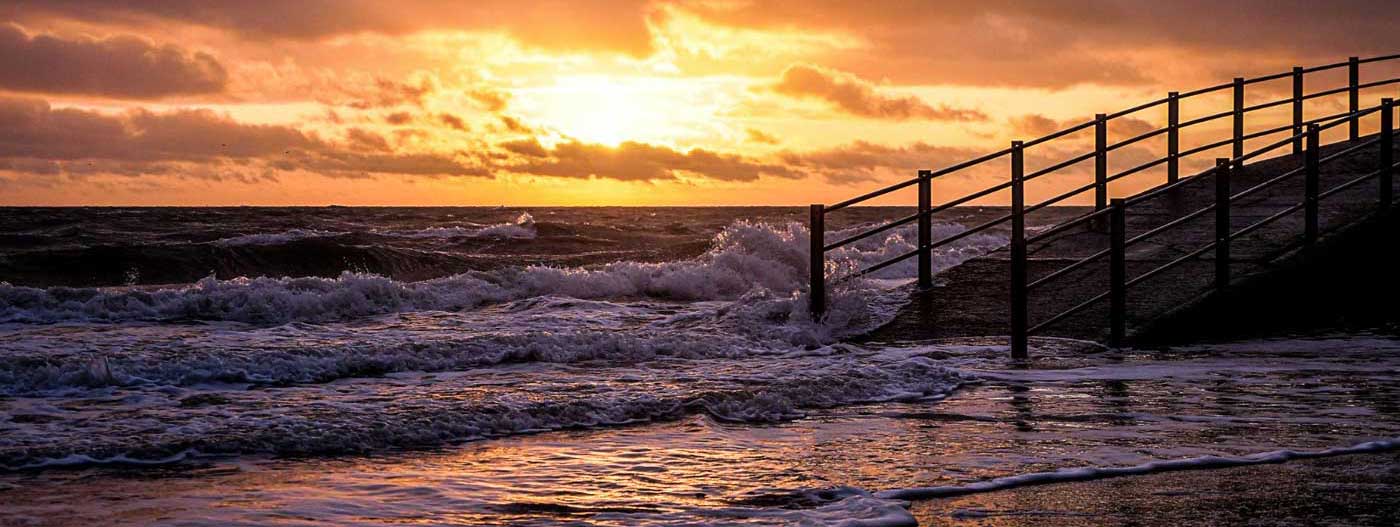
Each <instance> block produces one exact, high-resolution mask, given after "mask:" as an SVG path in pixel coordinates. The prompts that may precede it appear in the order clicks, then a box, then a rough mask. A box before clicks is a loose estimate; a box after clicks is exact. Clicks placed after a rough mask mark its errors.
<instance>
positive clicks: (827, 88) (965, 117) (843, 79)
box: [773, 64, 987, 121]
mask: <svg viewBox="0 0 1400 527" xmlns="http://www.w3.org/2000/svg"><path fill="white" fill-rule="evenodd" d="M773 90H774V91H776V92H778V93H781V94H784V95H790V96H795V97H813V98H817V99H821V100H824V101H826V102H828V103H831V104H832V105H834V106H836V107H837V108H840V109H841V110H843V111H845V112H847V113H850V114H852V115H858V116H861V117H870V118H875V119H893V120H906V119H928V120H933V121H981V120H985V119H986V118H987V116H986V114H983V113H982V112H979V111H976V110H967V109H961V108H949V107H947V106H942V105H940V106H938V107H933V106H930V105H929V104H928V103H925V102H923V101H921V100H919V98H917V97H897V96H888V95H882V94H880V93H879V92H878V91H876V90H875V87H874V86H873V85H871V84H870V83H869V82H866V81H864V80H862V79H860V78H857V77H855V76H853V75H849V74H845V73H842V72H837V71H831V70H827V69H824V68H820V67H817V66H810V65H806V64H797V65H793V66H791V67H789V68H788V69H786V70H784V71H783V74H782V76H781V77H780V78H779V80H778V82H777V83H776V84H774V85H773Z"/></svg>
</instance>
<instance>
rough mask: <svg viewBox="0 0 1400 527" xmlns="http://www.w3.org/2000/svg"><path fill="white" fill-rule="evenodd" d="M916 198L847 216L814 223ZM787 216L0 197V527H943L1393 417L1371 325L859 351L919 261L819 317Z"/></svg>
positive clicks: (1320, 450) (868, 279) (1386, 426)
mask: <svg viewBox="0 0 1400 527" xmlns="http://www.w3.org/2000/svg"><path fill="white" fill-rule="evenodd" d="M911 212H912V211H911V210H910V209H907V208H893V207H891V208H878V207H870V208H863V207H862V208H852V209H847V210H843V211H840V212H837V213H833V214H832V215H831V217H830V218H829V219H828V223H827V225H828V232H827V233H826V236H827V238H826V240H827V241H828V242H829V241H833V240H837V239H841V238H844V237H847V236H850V235H853V234H855V233H857V232H861V231H862V230H865V229H869V228H870V227H873V226H877V225H880V224H883V223H885V222H888V221H891V220H894V219H897V218H901V217H904V216H907V215H908V214H910V213H911ZM1075 212H1076V211H1074V210H1069V209H1066V210H1065V211H1059V212H1056V211H1053V210H1052V211H1051V214H1049V215H1048V216H1046V217H1044V218H1042V219H1039V220H1038V221H1039V222H1040V223H1038V224H1035V225H1033V226H1032V228H1039V227H1043V226H1044V225H1049V224H1053V222H1054V221H1057V219H1060V218H1063V217H1068V216H1069V215H1071V214H1073V213H1075ZM1002 213H1004V210H1003V209H997V208H978V207H961V208H956V209H953V210H952V211H950V212H949V213H948V214H945V215H943V216H940V217H939V218H938V219H937V221H935V222H934V225H933V229H934V236H935V238H938V237H942V236H947V235H950V234H955V233H958V232H962V231H964V230H966V229H968V228H969V227H971V226H975V225H978V224H980V223H982V222H985V221H988V220H990V219H993V218H996V217H998V216H999V215H1000V214H1002ZM806 215H807V210H806V209H801V208H783V207H712V208H633V207H606V208H588V207H577V208H573V207H566V208H509V207H498V208H359V207H314V208H311V207H308V208H254V207H239V208H3V209H0V525H7V526H8V525H317V524H334V525H404V524H410V525H417V524H423V525H792V524H797V525H913V524H916V523H923V524H929V523H939V522H941V521H942V520H943V519H945V518H936V517H935V518H927V517H925V518H919V517H916V515H917V513H918V507H916V506H915V507H912V508H911V503H912V502H916V501H917V500H919V499H929V498H933V497H937V496H941V495H945V494H958V493H967V492H984V491H994V490H996V489H998V488H1005V487H1007V486H1015V485H1020V484H1027V483H1037V482H1044V481H1045V480H1054V479H1055V478H1059V477H1063V478H1065V479H1084V478H1086V477H1097V475H1099V474H1102V475H1103V476H1104V477H1109V476H1114V475H1118V472H1114V471H1119V472H1122V471H1127V472H1128V473H1133V471H1138V472H1142V471H1151V470H1154V468H1153V467H1158V466H1159V465H1153V464H1154V463H1157V464H1160V463H1163V462H1169V463H1178V464H1185V465H1188V466H1189V465H1191V464H1193V463H1200V464H1203V465H1211V466H1216V465H1220V464H1225V465H1230V464H1251V463H1255V462H1273V461H1277V459H1275V458H1278V457H1280V456H1282V457H1284V458H1289V457H1299V456H1303V457H1306V456H1314V455H1331V454H1329V452H1330V453H1339V452H1340V453H1346V452H1352V451H1363V452H1368V451H1375V450H1386V449H1391V448H1394V447H1395V446H1396V443H1395V438H1397V437H1400V404H1397V403H1396V402H1397V401H1400V376H1397V375H1396V373H1397V371H1398V370H1397V369H1400V342H1397V341H1396V340H1395V339H1394V338H1392V337H1391V336H1389V335H1387V334H1378V333H1370V332H1364V331H1363V332H1357V331H1348V332H1346V333H1344V334H1335V333H1334V334H1310V335H1290V336H1283V337H1278V338H1262V339H1261V338H1256V339H1251V340H1243V341H1236V342H1220V343H1211V344H1201V345H1193V346H1183V347H1178V348H1172V349H1170V350H1166V351H1163V350H1107V349H1102V348H1096V347H1086V346H1083V345H1079V344H1082V343H1063V345H1057V344H1055V343H1054V342H1049V343H1047V342H1044V341H1042V342H1039V343H1038V344H1037V346H1038V347H1037V349H1036V350H1034V353H1036V354H1037V356H1038V357H1045V358H1047V359H1048V360H1049V361H1050V362H1051V363H1054V364H1056V365H1057V366H1055V367H1052V368H1047V369H1037V370H1024V369H1015V368H1012V367H1009V366H1008V365H1007V364H1006V361H1005V360H1004V357H1005V355H1006V347H1005V345H1004V343H1003V342H1001V339H995V338H988V339H982V340H976V339H974V340H969V341H961V342H913V341H911V342H902V343H884V344H880V345H874V344H857V343H852V340H851V338H852V337H855V336H858V335H860V334H862V333H865V332H868V331H870V330H872V329H874V328H877V327H879V326H880V325H882V324H884V323H886V322H888V321H889V320H890V319H891V318H892V317H894V316H895V313H896V312H897V311H898V309H899V307H900V306H901V305H902V304H903V303H904V302H905V301H906V300H907V298H908V295H909V292H910V288H911V285H912V284H911V282H912V280H913V278H914V277H915V276H916V274H917V269H916V267H915V265H916V264H915V261H914V260H913V259H909V260H905V261H903V262H901V263H899V264H896V265H893V266H889V267H887V268H885V269H883V270H881V271H879V272H877V273H873V274H871V275H868V276H865V277H861V278H859V279H855V280H847V281H842V282H840V284H839V285H836V286H834V287H833V289H832V290H831V292H830V308H829V310H828V312H827V314H826V315H825V316H824V317H822V318H820V319H813V318H812V316H811V315H809V313H808V298H807V296H806V293H805V290H806V287H805V286H806V283H807V280H808V276H809V269H808V254H807V248H808V246H809V240H810V238H809V233H808V231H807V227H806V221H805V220H806ZM1057 215H1058V216H1057ZM916 238H917V235H916V232H915V231H914V227H913V226H904V227H900V228H895V229H890V230H888V231H885V232H884V233H881V234H880V235H878V236H873V237H870V238H866V239H863V240H860V241H857V242H855V243H851V244H849V245H845V246H843V247H841V248H839V249H837V250H834V251H832V252H831V253H830V254H829V255H828V262H827V268H826V269H825V272H826V273H827V274H828V275H829V276H831V277H833V278H838V277H841V276H844V275H846V274H849V273H851V272H852V271H853V270H855V269H860V268H864V267H866V266H869V265H871V264H874V263H878V262H881V261H884V260H887V259H889V258H892V257H895V256H898V255H901V254H904V253H907V252H909V251H911V250H913V248H914V247H915V245H914V244H915V241H916ZM1006 240H1007V233H1006V232H1005V230H1004V229H991V230H988V231H986V232H984V233H980V234H977V235H973V236H968V237H965V238H963V239H961V240H960V241H959V242H957V243H953V244H949V245H947V246H943V247H939V248H938V249H936V251H935V253H934V255H933V265H934V268H935V271H941V270H944V269H947V268H949V267H952V266H955V265H957V264H959V263H960V262H962V261H965V260H966V259H968V258H973V257H976V256H979V255H982V254H985V253H987V252H989V251H993V250H996V249H998V248H1001V247H1002V246H1003V245H1005V243H1006ZM1085 349H1089V350H1090V351H1084V350H1085ZM1269 456H1273V457H1269ZM1222 460H1223V461H1222ZM1271 460H1272V461H1271ZM1144 467H1146V468H1144ZM1178 468H1179V467H1178ZM1085 471H1088V472H1085ZM973 512H974V513H975V512H976V511H973ZM984 512H985V511H984ZM1021 512H1023V513H1028V514H1036V513H1046V514H1049V513H1051V512H1053V511H1050V512H1045V511H1037V510H1031V511H1021Z"/></svg>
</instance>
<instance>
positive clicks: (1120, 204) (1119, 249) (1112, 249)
mask: <svg viewBox="0 0 1400 527" xmlns="http://www.w3.org/2000/svg"><path fill="white" fill-rule="evenodd" d="M1108 209H1109V211H1108V213H1109V222H1108V223H1109V255H1110V256H1109V271H1108V274H1109V303H1110V306H1109V310H1108V311H1109V315H1108V316H1109V327H1110V332H1109V339H1108V344H1109V345H1110V346H1112V347H1115V348H1117V347H1119V346H1122V345H1123V339H1124V337H1125V336H1126V334H1127V325H1128V324H1127V315H1128V254H1127V252H1128V251H1127V231H1128V225H1127V223H1128V222H1127V205H1125V201H1124V200H1123V199H1122V198H1115V199H1114V200H1113V201H1112V203H1110V204H1109V207H1108Z"/></svg>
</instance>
